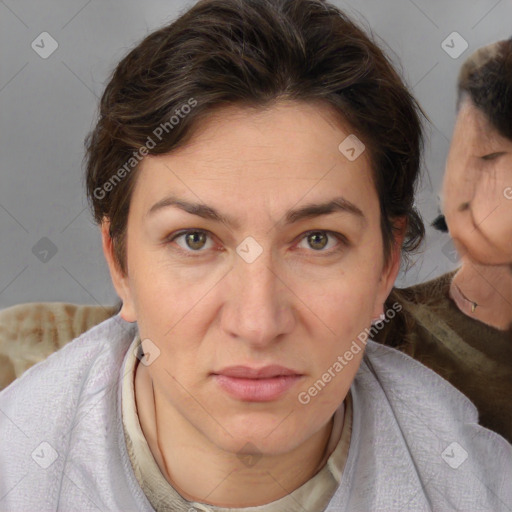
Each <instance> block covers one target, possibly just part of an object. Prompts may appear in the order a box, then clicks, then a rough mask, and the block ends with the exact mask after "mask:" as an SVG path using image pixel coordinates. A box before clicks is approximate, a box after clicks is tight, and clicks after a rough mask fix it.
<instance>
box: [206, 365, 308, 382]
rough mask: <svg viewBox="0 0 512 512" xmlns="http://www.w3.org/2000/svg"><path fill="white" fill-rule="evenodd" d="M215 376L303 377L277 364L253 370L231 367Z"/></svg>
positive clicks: (245, 377)
mask: <svg viewBox="0 0 512 512" xmlns="http://www.w3.org/2000/svg"><path fill="white" fill-rule="evenodd" d="M214 374H215V375H225V376H226V377H235V378H239V379H270V378H272V377H279V376H281V375H301V374H300V373H299V372H297V371H295V370H292V369H290V368H286V367H285V366H280V365H277V364H272V365H269V366H263V367H261V368H251V367H250V366H229V367H227V368H224V369H223V370H220V371H218V372H214Z"/></svg>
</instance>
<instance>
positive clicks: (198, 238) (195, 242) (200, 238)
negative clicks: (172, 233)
mask: <svg viewBox="0 0 512 512" xmlns="http://www.w3.org/2000/svg"><path fill="white" fill-rule="evenodd" d="M206 240H207V237H206V234H205V233H203V232H201V231H191V232H190V233H186V234H185V243H186V244H187V247H189V248H190V249H194V250H198V249H202V248H203V247H204V245H205V243H206Z"/></svg>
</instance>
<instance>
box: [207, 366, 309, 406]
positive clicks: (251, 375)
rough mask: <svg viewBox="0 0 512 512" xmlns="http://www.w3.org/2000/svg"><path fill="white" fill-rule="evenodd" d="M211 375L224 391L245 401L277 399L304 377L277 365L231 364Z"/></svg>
mask: <svg viewBox="0 0 512 512" xmlns="http://www.w3.org/2000/svg"><path fill="white" fill-rule="evenodd" d="M212 376H213V378H214V380H215V382H216V383H217V385H218V386H219V387H220V388H221V389H222V390H223V391H224V392H226V393H227V394H228V395H230V396H231V397H233V398H236V399H238V400H242V401H246V402H270V401H273V400H277V399H278V398H280V397H282V396H283V395H284V394H285V393H286V392H287V391H289V390H290V389H291V388H292V387H293V386H295V385H296V384H297V383H298V382H299V381H301V380H302V379H303V378H304V375H303V374H301V373H299V372H297V371H295V370H292V369H290V368H286V367H283V366H278V365H271V366H265V367H263V368H259V369H256V368H250V367H248V366H231V367H229V368H225V369H223V370H220V371H219V372H216V373H213V374H212Z"/></svg>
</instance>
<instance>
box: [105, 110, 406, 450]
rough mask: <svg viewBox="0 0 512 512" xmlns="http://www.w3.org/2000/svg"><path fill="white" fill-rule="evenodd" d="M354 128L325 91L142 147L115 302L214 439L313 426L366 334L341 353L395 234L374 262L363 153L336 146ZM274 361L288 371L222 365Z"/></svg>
mask: <svg viewBox="0 0 512 512" xmlns="http://www.w3.org/2000/svg"><path fill="white" fill-rule="evenodd" d="M350 134H351V131H350V128H349V127H348V126H343V127H342V126H341V125H340V123H339V122H336V121H335V117H334V115H333V114H332V112H331V111H330V110H329V109H328V108H327V107H325V106H323V105H320V106H319V105H312V104H303V103H295V102H291V103H279V104H278V105H277V106H275V107H273V108H271V109H269V110H267V111H261V110H259V111H257V112H256V111H251V110H248V109H243V108H240V107H229V108H223V109H221V110H218V111H217V112H215V113H212V114H211V115H210V116H209V117H208V118H207V120H206V121H204V122H203V123H202V124H201V125H200V127H199V128H198V129H197V131H196V132H195V133H194V137H193V139H192V140H191V141H190V143H189V144H187V145H186V146H184V147H183V148H181V149H179V150H176V151H174V152H172V153H170V154H166V155H163V156H157V157H154V156H151V157H146V158H145V159H144V160H143V161H142V163H141V167H140V169H139V172H140V174H139V176H138V180H137V183H136V186H135V189H134V193H133V197H132V200H131V207H130V212H129V219H128V227H127V268H128V271H127V275H126V276H122V275H121V274H119V272H118V271H117V270H116V268H115V267H114V265H113V264H112V256H111V250H107V251H106V254H107V259H108V260H109V264H110V267H111V272H112V275H113V279H114V284H115V286H116V289H117V291H118V293H119V295H120V297H121V298H122V300H123V310H122V313H121V314H122V316H123V318H124V319H125V320H128V321H137V323H138V328H139V332H140V336H141V339H142V340H145V339H149V340H151V342H144V343H145V344H146V347H149V348H150V349H151V350H150V351H151V352H152V353H153V355H151V356H150V357H151V360H153V361H154V362H152V363H151V361H150V364H149V365H148V366H147V367H146V368H145V369H147V370H148V371H149V372H150V375H151V379H152V381H153V385H154V388H155V393H156V394H159V396H160V397H161V399H160V400H157V402H158V403H159V405H160V404H165V405H162V408H163V407H165V408H168V410H169V411H170V416H174V417H179V418H181V419H182V420H184V422H185V423H186V424H187V425H188V426H189V427H190V428H191V429H197V431H199V432H200V433H201V434H202V435H203V436H204V437H206V438H207V439H208V440H209V441H211V442H212V443H214V444H215V445H216V446H218V447H221V448H222V449H225V450H228V451H230V452H233V453H235V452H238V450H240V449H241V448H242V447H243V446H244V445H245V444H246V443H247V442H249V443H252V444H254V445H255V446H256V447H257V449H258V450H259V451H261V452H262V453H269V454H270V453H274V454H276V453H285V452H288V451H290V450H292V449H293V448H294V447H297V446H298V445H299V444H300V443H302V442H304V441H305V440H306V439H308V438H309V437H311V436H312V435H313V434H314V433H316V432H318V431H319V430H320V429H321V428H322V427H324V426H325V425H326V424H327V422H328V421H329V420H330V418H331V416H332V414H333V413H334V411H335V410H336V408H337V407H339V405H340V404H341V402H342V401H343V399H344V398H345V396H346V394H347V392H348V389H349V387H350V385H351V382H352V380H353V378H354V375H355V373H356V371H357V368H358V366H359V363H360V360H361V357H362V354H363V350H359V351H357V353H356V350H355V349H352V352H353V354H352V355H353V357H352V358H351V360H350V361H349V360H348V358H344V359H343V360H344V361H345V363H346V364H344V365H341V363H340V360H339V359H338V357H339V356H341V357H342V358H343V356H344V354H345V353H346V352H347V351H348V350H349V349H350V347H351V345H352V346H353V341H354V340H356V339H357V336H358V335H359V334H360V333H361V332H362V331H364V329H365V328H368V327H369V326H370V324H371V321H372V319H374V318H375V317H378V316H379V314H381V313H382V311H383V309H382V308H383V302H384V300H385V299H386V298H387V296H388V294H389V291H390V289H391V287H392V285H393V282H394V280H395V277H396V274H397V272H398V266H399V248H398V250H395V252H394V253H393V257H392V259H391V263H390V264H389V265H388V267H387V268H383V243H382V237H381V231H380V213H379V211H380V210H379V200H378V197H377V193H376V190H375V188H374V185H373V182H372V178H371V172H370V160H369V156H368V153H367V152H366V151H364V152H363V153H362V154H361V155H360V156H359V157H358V158H357V159H355V160H354V161H351V160H350V159H348V158H346V157H345V156H344V154H343V153H342V152H341V151H340V150H339V149H338V146H339V145H340V143H341V142H343V141H344V140H345V139H346V137H347V136H348V135H350ZM345 144H347V142H346V143H345ZM343 147H344V146H343ZM345 149H346V148H345ZM352 153H354V152H352V151H350V149H348V151H347V153H346V154H348V155H349V156H350V157H352ZM187 232H188V235H187ZM103 233H104V241H105V240H106V226H104V229H103ZM106 245H108V244H106ZM400 245H401V244H400ZM148 343H149V344H148ZM358 343H359V346H362V345H363V344H362V343H361V342H358ZM155 346H156V347H157V349H156V350H155V348H154V347H155ZM363 348H364V347H363ZM336 362H338V363H339V365H341V366H342V367H343V368H342V370H339V371H334V370H333V366H335V364H336ZM271 365H279V366H281V367H285V368H287V369H288V370H289V371H290V373H291V374H292V376H291V377H290V376H289V377H287V378H283V377H281V378H276V377H275V375H280V374H282V371H280V370H274V371H273V370H272V369H270V370H269V371H270V374H269V375H268V376H267V377H269V378H268V379H265V380H261V381H260V382H257V380H256V379H251V380H247V379H240V378H236V376H235V377H233V375H234V374H232V375H231V377H230V376H227V375H222V374H225V373H229V372H227V371H225V369H227V368H229V367H240V366H243V367H249V368H251V369H253V370H255V371H256V370H259V369H261V368H263V367H268V366H271ZM336 368H337V369H339V366H337V365H336ZM329 370H330V372H331V373H330V374H328V375H327V377H326V376H325V374H326V372H327V373H328V372H329ZM272 375H273V376H274V378H270V377H272ZM333 375H334V376H333ZM260 376H261V375H260ZM328 377H330V379H329V382H327V383H325V381H326V380H327V378H328ZM321 379H324V380H323V381H322V382H324V386H323V387H322V390H321V391H318V390H317V393H316V394H315V393H314V391H313V392H311V393H308V389H309V388H311V386H313V385H314V384H315V382H317V381H319V380H321ZM312 395H314V396H312ZM308 397H309V400H308ZM306 402H307V403H306ZM170 416H169V417H170Z"/></svg>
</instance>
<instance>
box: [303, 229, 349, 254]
mask: <svg viewBox="0 0 512 512" xmlns="http://www.w3.org/2000/svg"><path fill="white" fill-rule="evenodd" d="M329 239H331V242H332V240H334V241H337V242H338V245H339V246H338V247H336V245H334V249H333V244H332V243H331V244H330V243H329ZM302 242H305V243H306V244H307V246H306V247H305V248H306V249H308V248H310V249H313V251H315V252H325V253H331V252H335V251H337V250H341V249H342V248H343V247H345V246H347V245H348V241H347V239H346V238H345V237H344V236H343V235H341V234H339V233H332V232H331V231H309V232H308V233H306V234H305V235H304V237H303V238H302V240H301V243H302ZM326 248H327V249H326ZM324 249H326V250H324Z"/></svg>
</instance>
